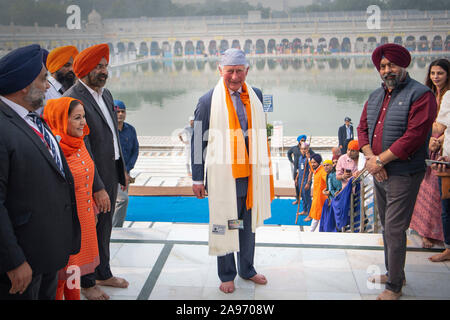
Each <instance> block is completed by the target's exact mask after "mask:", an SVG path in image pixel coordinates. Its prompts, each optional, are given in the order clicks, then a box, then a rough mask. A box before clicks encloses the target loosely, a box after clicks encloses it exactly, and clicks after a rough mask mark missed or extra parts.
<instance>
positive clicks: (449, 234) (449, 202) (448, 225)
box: [439, 178, 450, 249]
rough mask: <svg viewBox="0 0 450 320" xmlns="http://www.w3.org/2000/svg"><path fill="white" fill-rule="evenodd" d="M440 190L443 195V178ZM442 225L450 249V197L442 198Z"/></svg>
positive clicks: (445, 240) (445, 242) (446, 243)
mask: <svg viewBox="0 0 450 320" xmlns="http://www.w3.org/2000/svg"><path fill="white" fill-rule="evenodd" d="M439 192H440V194H441V195H442V185H441V178H439ZM442 227H443V229H444V244H445V248H447V249H450V199H442Z"/></svg>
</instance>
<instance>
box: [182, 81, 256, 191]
mask: <svg viewBox="0 0 450 320" xmlns="http://www.w3.org/2000/svg"><path fill="white" fill-rule="evenodd" d="M253 90H254V91H255V93H256V95H257V96H258V98H259V100H260V101H261V103H262V102H263V96H262V92H261V90H259V89H258V88H253ZM213 92H214V89H211V90H210V91H208V92H207V93H206V94H205V95H203V96H202V97H200V99H199V100H198V104H197V108H196V109H195V112H194V115H195V119H194V121H195V122H194V133H193V134H192V137H191V166H192V180H193V181H205V177H204V170H205V156H206V148H207V146H208V141H207V140H208V134H207V133H206V132H207V131H208V130H209V119H210V116H211V100H212V95H213ZM200 123H201V124H200ZM199 125H201V128H199V127H198V126H199ZM200 130H201V133H202V137H201V138H198V137H196V133H197V135H198V133H199V132H200ZM205 133H206V134H205ZM196 141H197V142H198V141H202V144H201V147H199V146H198V143H197V144H196ZM247 182H248V178H240V179H236V193H237V196H238V197H243V196H246V194H247Z"/></svg>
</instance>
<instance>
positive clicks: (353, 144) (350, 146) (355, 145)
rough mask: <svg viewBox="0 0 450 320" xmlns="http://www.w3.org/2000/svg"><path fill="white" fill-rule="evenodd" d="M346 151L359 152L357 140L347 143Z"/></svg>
mask: <svg viewBox="0 0 450 320" xmlns="http://www.w3.org/2000/svg"><path fill="white" fill-rule="evenodd" d="M347 149H349V150H359V145H358V140H352V141H350V142H349V143H348V145H347Z"/></svg>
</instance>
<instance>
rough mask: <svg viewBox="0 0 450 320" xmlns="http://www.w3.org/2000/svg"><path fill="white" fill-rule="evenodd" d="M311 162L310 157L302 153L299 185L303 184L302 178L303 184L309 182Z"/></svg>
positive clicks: (299, 162)
mask: <svg viewBox="0 0 450 320" xmlns="http://www.w3.org/2000/svg"><path fill="white" fill-rule="evenodd" d="M309 170H310V168H309V163H308V158H307V157H306V156H304V155H300V157H299V158H298V185H299V186H300V185H302V178H303V185H305V184H306V183H307V182H308V175H309Z"/></svg>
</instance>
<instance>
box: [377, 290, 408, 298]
mask: <svg viewBox="0 0 450 320" xmlns="http://www.w3.org/2000/svg"><path fill="white" fill-rule="evenodd" d="M401 296H402V292H401V291H400V292H394V291H391V290H388V289H385V290H384V291H383V292H382V293H380V294H379V295H378V297H377V300H398V299H400V297H401Z"/></svg>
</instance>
